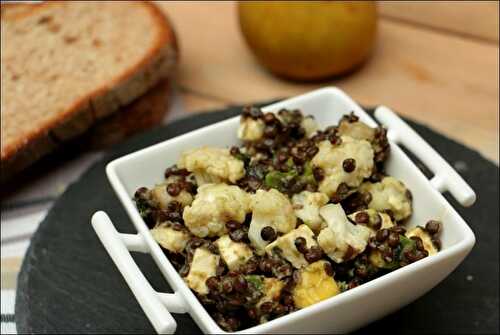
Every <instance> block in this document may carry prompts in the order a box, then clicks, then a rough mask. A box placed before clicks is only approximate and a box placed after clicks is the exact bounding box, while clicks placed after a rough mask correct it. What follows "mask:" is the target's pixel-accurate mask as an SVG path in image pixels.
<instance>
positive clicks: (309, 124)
mask: <svg viewBox="0 0 500 335" xmlns="http://www.w3.org/2000/svg"><path fill="white" fill-rule="evenodd" d="M300 126H301V127H302V128H304V130H305V131H306V137H311V136H312V135H314V133H316V131H317V130H318V128H319V127H318V123H317V122H316V120H314V118H313V117H312V116H306V117H304V118H303V119H302V122H301V123H300Z"/></svg>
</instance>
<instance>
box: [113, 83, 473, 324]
mask: <svg viewBox="0 0 500 335" xmlns="http://www.w3.org/2000/svg"><path fill="white" fill-rule="evenodd" d="M323 94H328V95H332V96H333V97H335V98H336V99H341V100H343V102H345V103H347V104H348V105H349V106H350V107H351V108H352V110H353V111H354V113H355V114H356V115H358V116H360V118H361V119H362V121H363V122H365V123H367V124H368V125H370V126H372V127H373V126H376V125H377V123H376V122H375V121H374V120H373V119H372V117H371V116H370V115H369V114H368V113H366V112H365V111H364V110H363V109H362V108H361V107H360V106H359V105H358V104H357V103H356V102H355V101H354V100H353V99H351V98H350V97H349V96H348V95H347V94H346V93H344V92H343V91H342V90H340V89H338V88H336V87H325V88H321V89H317V90H314V91H311V92H308V93H305V94H301V95H298V96H295V97H291V98H289V99H285V100H282V101H278V102H275V103H273V104H270V105H267V106H264V107H262V110H263V111H266V112H267V111H275V110H278V109H280V108H285V107H286V106H287V105H290V104H293V103H296V102H300V101H301V100H303V99H314V98H315V97H317V96H320V95H323ZM239 118H240V116H239V115H238V116H234V117H231V118H228V119H225V120H222V121H219V122H216V123H213V124H210V125H207V126H204V127H201V128H198V129H195V130H192V131H190V132H187V133H185V134H182V135H179V136H176V137H173V138H171V139H168V140H165V141H162V142H159V143H156V144H153V145H150V146H147V147H145V148H143V149H140V150H137V151H135V152H132V153H129V154H127V155H124V156H122V157H119V158H116V159H114V160H113V161H111V162H109V163H108V164H107V165H106V174H107V177H108V180H109V182H110V183H111V185H112V187H113V189H114V191H115V193H116V195H117V197H118V199H119V200H120V202H121V204H122V206H123V207H124V209H125V211H126V212H127V214H128V216H129V218H130V220H131V221H132V223H133V224H134V226H135V228H136V229H137V231H138V234H139V235H141V236H142V237H143V238H144V241H145V242H146V244H147V245H148V247H149V249H150V251H151V255H152V257H153V259H154V261H155V263H156V265H157V266H158V268H159V269H160V270H161V272H162V274H163V276H164V277H165V279H166V280H167V282H168V283H169V284H170V286H171V288H172V290H173V291H174V292H179V293H180V294H181V295H182V298H183V300H184V302H185V303H186V305H188V307H189V308H188V313H189V314H190V316H191V317H192V318H193V319H195V322H196V323H197V324H198V326H199V327H200V328H201V329H202V330H205V331H207V332H210V333H230V332H227V331H224V330H223V329H222V328H220V327H219V325H218V324H217V323H216V322H215V320H214V319H213V318H212V316H211V315H210V314H209V313H208V311H207V310H206V309H205V307H204V306H203V305H202V304H201V302H200V301H199V300H198V298H197V297H196V296H195V294H194V293H193V292H192V291H191V289H190V288H189V287H188V286H187V284H186V283H185V282H184V280H183V279H182V277H181V276H180V275H179V273H178V272H177V271H176V270H175V268H174V267H173V265H172V263H171V262H170V260H169V259H168V258H167V257H166V255H165V254H164V253H163V252H162V250H161V248H160V246H159V244H158V243H156V241H155V240H154V239H153V237H152V235H151V233H150V231H149V229H148V228H147V225H146V224H145V222H144V220H143V219H142V217H141V216H140V214H139V212H138V211H137V209H136V207H135V205H134V203H133V200H132V198H131V197H130V196H129V194H128V192H127V191H126V188H125V186H124V183H123V182H122V180H121V178H120V176H119V173H118V171H117V170H118V169H119V168H120V167H121V166H122V165H126V164H127V163H128V162H130V161H133V160H136V159H139V158H140V157H142V156H143V155H145V154H148V153H153V152H155V151H157V150H159V149H160V148H164V147H170V146H174V145H175V144H176V143H177V142H179V141H184V140H186V139H189V138H190V137H193V136H194V135H197V134H202V133H204V132H208V131H213V130H215V129H216V128H219V127H220V128H223V127H226V126H229V125H231V124H232V123H235V120H239ZM390 143H391V149H392V146H396V147H397V148H398V149H399V146H398V145H397V144H396V143H393V142H391V141H390ZM399 150H401V149H399ZM401 152H402V154H403V157H404V158H406V160H407V162H406V163H409V164H411V165H413V166H415V164H414V163H413V162H412V161H411V160H410V159H409V157H408V156H407V155H406V153H404V152H403V151H402V150H401ZM415 167H416V166H415ZM418 172H419V173H420V174H421V176H422V177H423V178H425V180H426V181H427V182H429V180H428V179H427V178H426V177H425V176H424V175H423V174H422V172H421V171H420V170H418ZM429 188H430V189H431V190H433V191H434V192H436V193H437V195H438V196H439V198H440V199H441V204H442V205H443V206H444V207H445V208H446V210H447V211H448V212H449V213H450V214H451V215H452V216H453V219H454V220H455V221H457V223H458V225H457V229H458V228H459V229H461V233H462V234H463V238H462V239H461V240H459V241H458V242H456V243H454V244H453V245H451V246H450V247H447V248H446V249H443V250H441V251H439V252H438V253H437V254H435V255H433V257H426V258H424V259H422V260H420V261H418V262H415V263H412V264H409V265H407V266H405V267H402V268H399V269H396V270H394V271H391V272H389V273H387V274H384V275H382V276H380V277H378V278H375V279H373V280H370V281H369V282H367V283H364V284H362V285H360V286H358V287H355V288H353V289H350V290H348V291H346V292H342V294H338V295H335V296H333V297H330V298H328V299H325V300H323V301H320V302H318V303H316V304H313V305H311V306H308V307H306V308H303V309H300V310H297V311H294V312H292V313H289V314H286V315H283V316H281V317H279V318H276V319H273V320H271V321H268V322H266V323H264V324H260V325H256V326H253V327H250V328H246V329H243V330H240V331H237V332H235V333H249V332H252V333H253V332H259V333H260V332H266V331H270V330H272V329H277V328H278V327H280V326H281V325H284V324H285V323H287V322H288V321H290V320H291V319H292V318H305V317H309V316H312V315H314V314H315V313H316V312H318V311H320V310H323V309H328V308H330V307H333V306H335V305H338V304H342V303H343V302H344V301H346V300H347V299H352V298H355V297H361V296H363V295H366V294H367V293H368V292H369V291H371V290H377V289H378V287H380V286H381V285H382V284H384V282H390V281H396V280H398V277H402V276H404V275H405V274H409V273H410V272H414V271H419V270H422V269H424V268H426V267H429V266H430V265H432V264H435V263H439V262H442V261H444V260H445V259H449V258H451V257H453V256H456V255H458V254H460V253H463V252H465V253H468V252H469V251H470V249H472V247H473V246H474V244H475V235H474V233H473V231H472V229H471V228H470V227H469V225H468V224H467V223H466V222H465V221H464V220H463V218H462V217H461V216H460V214H458V212H457V211H456V210H455V209H454V208H453V206H451V204H450V203H449V202H448V200H447V199H446V198H445V197H444V196H443V195H442V194H441V193H440V192H438V191H437V190H436V189H434V188H432V187H430V185H429Z"/></svg>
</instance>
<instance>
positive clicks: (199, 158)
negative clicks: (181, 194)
mask: <svg viewBox="0 0 500 335" xmlns="http://www.w3.org/2000/svg"><path fill="white" fill-rule="evenodd" d="M177 165H178V166H179V167H180V168H185V169H186V170H188V171H189V172H192V173H193V174H194V177H195V179H196V183H197V184H198V185H199V186H200V185H203V184H207V183H222V182H228V181H229V182H231V183H236V181H237V180H238V179H240V178H242V177H243V176H244V175H245V168H244V164H243V162H242V161H241V160H239V159H237V158H235V157H233V156H231V154H230V153H229V150H228V149H222V148H212V147H207V146H204V147H201V148H197V149H192V150H187V151H184V152H183V153H182V155H181V158H180V160H179V163H178V164H177Z"/></svg>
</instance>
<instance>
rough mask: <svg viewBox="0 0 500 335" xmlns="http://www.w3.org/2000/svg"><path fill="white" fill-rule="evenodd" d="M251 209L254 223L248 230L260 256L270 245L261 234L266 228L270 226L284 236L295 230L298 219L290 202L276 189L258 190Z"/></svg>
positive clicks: (253, 197) (249, 236)
mask: <svg viewBox="0 0 500 335" xmlns="http://www.w3.org/2000/svg"><path fill="white" fill-rule="evenodd" d="M250 207H251V209H252V222H251V223H250V227H249V229H248V238H249V239H250V242H251V243H252V245H253V246H254V248H255V249H256V252H257V253H258V254H263V253H264V248H265V246H266V245H267V244H269V242H268V241H265V240H264V239H262V236H261V234H260V233H261V230H262V229H263V228H264V227H266V226H269V227H271V228H273V229H274V230H275V231H277V232H280V233H283V234H286V233H288V232H289V231H291V230H292V229H294V228H295V225H296V223H297V218H296V217H295V214H294V212H293V207H292V204H291V203H290V200H288V198H287V197H286V196H285V195H284V194H282V193H281V192H279V191H277V190H275V189H270V190H269V191H264V190H257V192H256V193H255V194H254V195H252V200H251V204H250Z"/></svg>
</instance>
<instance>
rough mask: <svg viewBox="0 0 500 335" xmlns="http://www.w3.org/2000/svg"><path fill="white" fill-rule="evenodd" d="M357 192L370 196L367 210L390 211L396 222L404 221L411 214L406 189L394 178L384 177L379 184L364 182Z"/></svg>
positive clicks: (409, 199)
mask: <svg viewBox="0 0 500 335" xmlns="http://www.w3.org/2000/svg"><path fill="white" fill-rule="evenodd" d="M359 190H360V191H361V192H363V193H366V192H369V193H370V194H371V201H370V203H369V204H368V207H369V208H373V209H374V210H376V211H378V212H382V211H386V210H390V211H391V212H392V214H393V215H394V219H395V220H396V221H400V220H403V219H406V218H407V217H409V216H410V215H411V213H412V209H411V197H410V196H409V195H408V194H409V192H408V189H407V188H406V186H405V185H404V184H403V183H402V182H401V181H399V180H397V179H396V178H394V177H384V179H382V181H381V182H378V183H373V184H372V183H369V182H365V183H363V184H362V185H361V186H360V188H359Z"/></svg>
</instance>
